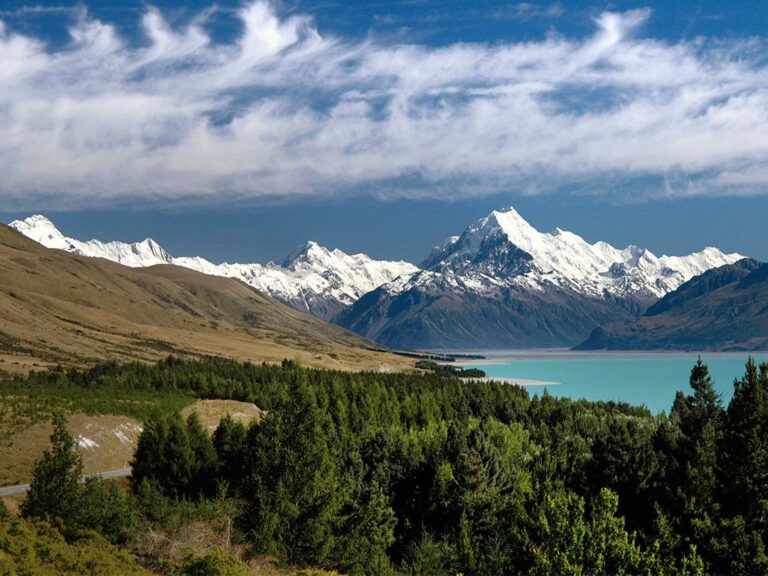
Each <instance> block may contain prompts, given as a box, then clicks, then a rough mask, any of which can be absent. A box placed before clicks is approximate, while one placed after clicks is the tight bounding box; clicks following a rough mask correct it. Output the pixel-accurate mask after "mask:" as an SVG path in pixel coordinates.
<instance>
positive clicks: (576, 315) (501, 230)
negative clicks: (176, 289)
mask: <svg viewBox="0 0 768 576" xmlns="http://www.w3.org/2000/svg"><path fill="white" fill-rule="evenodd" d="M741 258H742V256H741V255H739V254H724V253H723V252H721V251H720V250H718V249H717V248H706V249H704V250H702V251H701V252H697V253H694V254H690V255H688V256H656V255H655V254H653V253H652V252H651V251H649V250H646V249H643V248H639V247H637V246H628V247H626V248H624V249H619V248H615V247H613V246H611V245H610V244H608V243H606V242H597V243H595V244H590V243H589V242H587V241H586V240H584V239H583V238H582V237H580V236H579V235H577V234H574V233H572V232H568V231H565V230H561V229H559V228H557V229H556V230H555V231H554V232H551V233H546V232H539V231H538V230H536V229H535V228H534V227H533V226H531V225H530V224H529V223H528V222H527V221H526V220H525V219H524V218H523V217H522V216H520V214H518V213H517V212H516V211H515V210H514V209H512V208H510V209H507V210H504V211H494V212H491V213H490V214H489V215H488V216H486V217H484V218H480V219H479V220H477V221H476V222H474V223H473V224H471V225H470V226H468V227H467V228H466V230H464V232H463V233H462V234H460V235H459V236H453V237H451V238H450V239H448V240H447V241H446V242H444V243H443V244H441V245H439V246H438V247H436V248H435V249H434V250H433V251H432V253H431V254H430V255H429V257H427V259H426V260H424V261H423V262H422V263H421V268H422V270H421V271H420V272H417V273H416V274H414V275H412V276H410V277H407V278H406V277H401V278H398V279H397V280H395V281H393V282H390V283H388V284H385V285H383V286H381V287H380V288H378V289H377V290H375V291H374V292H372V293H371V294H368V295H366V296H365V297H363V298H361V299H360V300H359V301H358V302H357V303H356V304H355V305H354V306H352V308H350V309H349V310H346V311H344V312H343V313H342V314H341V315H340V317H339V322H340V323H341V324H342V325H343V326H346V327H348V328H350V329H352V330H354V331H356V332H358V333H360V334H363V335H366V336H368V337H370V338H373V339H376V340H378V341H380V342H382V343H384V344H387V345H390V346H402V347H416V348H490V347H519V346H570V345H573V344H576V343H577V342H579V341H581V340H583V339H584V338H586V336H587V335H588V334H589V333H590V332H591V330H592V329H594V328H595V327H596V326H597V325H599V324H601V323H605V322H611V321H616V320H627V319H631V318H634V317H636V316H637V315H638V314H640V313H641V312H642V311H643V310H644V309H645V308H647V307H648V306H649V305H651V304H652V303H653V302H655V301H656V300H657V299H658V298H660V297H662V296H664V295H665V294H667V293H669V292H671V291H672V290H674V289H676V288H677V287H678V286H680V285H681V284H683V283H684V282H685V281H687V280H689V279H690V278H692V277H693V276H696V275H698V274H701V273H702V272H704V271H706V270H709V269H711V268H714V267H717V266H722V265H725V264H731V263H733V262H736V261H737V260H740V259H741Z"/></svg>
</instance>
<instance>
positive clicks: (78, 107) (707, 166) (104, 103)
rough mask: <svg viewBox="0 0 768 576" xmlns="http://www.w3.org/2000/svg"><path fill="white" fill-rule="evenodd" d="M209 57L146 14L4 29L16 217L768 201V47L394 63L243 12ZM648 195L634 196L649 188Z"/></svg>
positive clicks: (308, 23)
mask: <svg viewBox="0 0 768 576" xmlns="http://www.w3.org/2000/svg"><path fill="white" fill-rule="evenodd" d="M238 16H239V18H240V19H241V20H242V32H241V34H240V35H239V37H237V38H236V39H234V40H233V41H231V42H228V43H215V42H213V41H212V40H211V38H210V37H209V35H208V33H207V31H206V21H205V20H206V14H201V15H200V17H199V18H197V19H195V20H194V21H192V22H191V23H189V24H188V25H186V26H185V27H183V28H181V29H178V28H174V27H172V26H170V25H169V23H168V22H167V21H166V19H165V18H164V17H163V14H161V13H160V12H159V11H157V10H155V9H153V8H149V9H148V10H147V12H146V13H145V14H144V16H143V19H142V27H143V34H144V37H145V41H144V42H141V43H136V42H128V41H127V40H125V39H124V38H123V37H122V36H121V34H120V32H119V31H118V30H117V29H115V28H114V27H113V26H111V25H110V24H108V23H105V22H100V21H98V20H96V19H93V18H91V17H89V16H88V14H87V13H86V12H85V11H83V12H82V13H81V14H80V16H79V18H78V19H77V23H76V24H75V25H73V26H72V27H71V29H70V30H69V35H70V37H71V41H70V43H69V45H68V46H66V47H65V48H62V49H60V50H51V49H49V48H48V47H47V46H46V45H45V44H44V43H43V42H42V41H41V40H40V39H37V38H34V37H29V36H25V35H22V34H20V33H17V32H14V30H12V29H10V28H9V27H8V26H7V25H6V24H3V23H2V20H0V174H2V178H0V199H1V200H2V201H3V203H4V204H5V205H6V207H9V206H15V205H18V206H25V207H30V206H40V205H42V204H44V205H45V207H48V208H66V207H82V206H84V205H87V206H93V205H97V204H109V203H114V202H122V201H127V202H135V201H136V200H156V201H160V202H169V203H173V202H202V203H205V202H213V201H216V202H220V201H222V200H223V199H230V200H233V201H234V200H246V201H250V200H251V199H256V200H259V201H263V200H264V199H268V198H279V199H283V198H292V197H304V196H306V195H316V196H326V195H341V194H356V193H367V194H377V195H380V196H382V197H397V196H413V197H437V198H454V197H463V196H466V195H472V194H476V195H480V194H490V193H498V192H501V191H510V192H518V193H529V194H530V193H541V192H547V191H552V190H555V189H558V188H561V187H564V186H574V185H577V187H578V189H579V190H582V191H589V192H592V193H596V194H602V193H608V194H610V193H611V192H612V191H613V190H627V189H629V190H631V193H632V194H643V195H648V194H659V195H696V194H712V195H714V194H762V193H765V192H766V190H768V187H766V184H768V86H767V84H768V73H767V72H768V70H766V64H765V62H766V56H767V55H768V49H767V47H766V44H765V43H764V41H763V40H762V39H752V40H742V41H729V42H724V41H719V42H718V41H714V40H707V39H699V40H696V41H693V42H680V43H676V44H670V43H664V42H661V41H657V40H654V39H648V38H644V37H642V34H641V32H642V24H643V23H644V22H645V21H646V20H647V19H648V18H649V17H650V16H651V14H650V11H649V10H633V11H630V12H625V13H620V14H619V13H608V12H606V13H603V14H602V15H600V16H599V17H598V18H596V19H595V21H594V26H595V29H594V33H593V34H592V35H591V36H589V37H586V38H578V39H572V38H565V37H561V36H558V35H556V34H553V35H551V36H549V37H547V38H544V39H542V40H541V41H538V42H525V43H513V42H511V43H501V44H494V45H484V44H455V45H450V46H444V47H429V46H424V45H408V44H403V45H382V44H378V43H376V42H373V41H366V42H353V41H350V40H345V39H339V38H329V37H324V36H322V35H321V34H320V33H319V32H318V29H317V28H316V26H315V24H314V22H313V20H312V19H311V18H310V17H308V16H303V15H293V16H290V17H285V18H281V17H279V16H278V14H277V13H276V12H275V10H274V9H273V7H272V6H271V5H270V4H268V3H266V2H254V3H251V4H248V5H246V6H244V7H243V8H242V9H241V11H240V12H239V14H238ZM638 183H640V184H638Z"/></svg>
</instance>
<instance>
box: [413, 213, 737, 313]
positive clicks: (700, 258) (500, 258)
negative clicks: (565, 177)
mask: <svg viewBox="0 0 768 576" xmlns="http://www.w3.org/2000/svg"><path fill="white" fill-rule="evenodd" d="M742 258H743V256H742V255H740V254H724V253H723V252H721V251H720V250H718V249H717V248H705V249H704V250H702V251H701V252H696V253H694V254H689V255H688V256H656V255H654V254H653V253H652V252H651V251H649V250H646V249H644V248H640V247H638V246H628V247H626V248H624V249H619V248H614V247H613V246H611V245H610V244H608V243H606V242H596V243H595V244H590V243H589V242H587V241H586V240H584V239H583V238H582V237H581V236H579V235H577V234H574V233H573V232H567V231H565V230H561V229H560V228H556V229H555V231H554V232H553V233H546V232H545V233H542V232H539V231H538V230H536V229H535V228H534V227H533V226H531V225H530V224H529V223H528V222H527V221H526V220H525V219H523V217H522V216H520V214H518V213H517V212H516V211H515V210H514V209H513V208H509V209H508V210H506V211H493V212H491V214H490V215H488V216H486V217H485V218H481V219H480V220H478V221H477V222H475V223H474V224H472V225H471V226H469V227H468V228H467V229H466V230H465V231H464V233H463V234H462V235H461V236H453V237H451V238H450V239H449V240H448V241H447V242H446V243H444V244H443V245H441V246H440V247H438V248H436V249H435V250H434V251H433V252H432V254H431V255H430V256H429V257H428V258H427V259H426V260H425V261H424V262H423V263H422V264H421V268H423V269H424V270H430V271H434V272H440V273H442V274H449V275H452V276H454V277H456V278H460V279H461V281H463V282H464V283H465V284H467V283H468V285H470V286H477V287H481V288H482V287H483V286H488V287H489V288H492V287H495V286H503V285H509V284H515V285H520V286H525V287H529V288H532V289H539V290H545V289H547V288H548V287H551V286H556V287H559V288H567V289H569V290H573V291H575V292H579V293H582V294H585V295H589V296H600V297H602V296H609V295H610V296H614V297H635V298H642V299H646V298H653V299H655V298H661V297H662V296H664V295H665V294H667V293H669V292H671V291H672V290H675V289H676V288H677V287H678V286H680V285H681V284H682V283H683V282H686V281H687V280H689V279H691V278H692V277H693V276H697V275H699V274H701V273H703V272H705V271H707V270H709V269H710V268H715V267H718V266H724V265H725V264H732V263H734V262H736V261H738V260H741V259H742ZM413 281H414V282H416V281H418V279H417V278H414V279H413Z"/></svg>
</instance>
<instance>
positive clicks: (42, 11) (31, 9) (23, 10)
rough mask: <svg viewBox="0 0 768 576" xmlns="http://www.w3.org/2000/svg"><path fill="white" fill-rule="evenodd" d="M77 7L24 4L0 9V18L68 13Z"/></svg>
mask: <svg viewBox="0 0 768 576" xmlns="http://www.w3.org/2000/svg"><path fill="white" fill-rule="evenodd" d="M77 10H78V8H75V7H72V6H43V5H41V4H34V5H25V6H20V7H18V8H14V9H13V10H0V18H20V17H24V16H43V15H47V14H70V13H74V12H75V11H77Z"/></svg>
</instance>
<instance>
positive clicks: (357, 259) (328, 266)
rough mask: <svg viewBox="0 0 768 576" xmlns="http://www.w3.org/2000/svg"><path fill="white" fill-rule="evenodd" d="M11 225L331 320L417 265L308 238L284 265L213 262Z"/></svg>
mask: <svg viewBox="0 0 768 576" xmlns="http://www.w3.org/2000/svg"><path fill="white" fill-rule="evenodd" d="M9 226H10V227H11V228H13V229H15V230H17V231H19V232H21V233H22V234H24V235H25V236H27V237H29V238H32V239H33V240H35V241H36V242H38V243H40V244H42V245H43V246H46V247H48V248H55V249H59V250H65V251H67V252H72V253H75V254H80V255H83V256H89V257H99V258H105V259H107V260H111V261H113V262H117V263H118V264H123V265H125V266H131V267H137V268H138V267H146V266H153V265H156V264H171V265H175V266H182V267H184V268H189V269H192V270H197V271H198V272H203V273H205V274H210V275H213V276H225V277H230V278H238V279H240V280H242V281H243V282H245V283H246V284H248V285H250V286H252V287H254V288H256V289H257V290H261V291H262V292H265V293H266V294H269V295H270V296H272V297H273V298H276V299H278V300H280V301H281V302H283V303H285V304H288V305H289V306H291V307H293V308H295V309H297V310H301V311H306V312H310V313H311V314H313V315H315V316H318V317H320V318H323V319H324V320H330V319H332V318H333V317H334V316H336V315H337V314H338V313H339V311H340V310H341V309H342V308H344V307H346V306H349V305H351V304H352V303H353V302H354V301H355V300H357V299H358V298H359V297H360V296H362V295H363V294H364V293H366V292H369V291H370V290H373V289H374V288H376V287H377V286H379V285H381V284H383V283H385V282H388V281H391V280H393V279H394V278H396V277H397V276H399V275H401V274H411V273H413V272H415V271H416V267H415V266H413V265H412V264H409V263H407V262H403V261H388V260H374V259H373V258H370V257H369V256H367V255H365V254H351V255H350V254H346V253H345V252H343V251H341V250H338V249H336V250H329V249H327V248H325V247H323V246H321V245H320V244H318V243H317V242H313V241H309V242H307V243H305V244H303V245H301V246H299V247H298V248H296V249H295V250H294V251H292V252H291V253H290V254H289V255H288V256H286V258H285V259H284V260H283V261H282V263H281V264H277V263H275V262H269V263H267V264H258V263H251V264H240V263H228V262H224V263H221V264H214V263H212V262H210V261H209V260H206V259H205V258H201V257H195V256H193V257H187V256H181V257H174V256H172V255H171V254H170V253H168V252H167V251H166V250H165V249H163V248H162V247H161V246H160V245H159V244H158V243H157V242H155V241H154V240H152V239H151V238H147V239H145V240H143V241H141V242H133V243H127V242H116V241H113V242H102V241H100V240H88V241H80V240H77V239H74V238H69V237H67V236H65V235H64V234H62V233H61V232H60V231H59V230H58V228H56V226H55V225H54V224H53V222H51V220H49V219H48V218H46V217H45V216H42V215H34V216H30V217H28V218H26V219H24V220H15V221H13V222H11V223H10V224H9Z"/></svg>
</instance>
